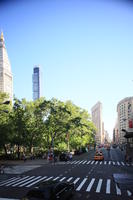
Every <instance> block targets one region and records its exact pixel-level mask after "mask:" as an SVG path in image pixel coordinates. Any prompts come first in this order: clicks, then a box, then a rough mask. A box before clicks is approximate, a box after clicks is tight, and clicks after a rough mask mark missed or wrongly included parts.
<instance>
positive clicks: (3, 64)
mask: <svg viewBox="0 0 133 200" xmlns="http://www.w3.org/2000/svg"><path fill="white" fill-rule="evenodd" d="M0 92H5V93H7V94H8V95H9V99H10V100H11V101H12V99H13V76H12V72H11V65H10V62H9V59H8V54H7V51H6V47H5V41H4V36H3V32H1V36H0Z"/></svg>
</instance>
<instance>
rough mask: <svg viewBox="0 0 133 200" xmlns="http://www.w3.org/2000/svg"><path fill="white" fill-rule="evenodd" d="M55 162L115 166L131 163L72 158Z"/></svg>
mask: <svg viewBox="0 0 133 200" xmlns="http://www.w3.org/2000/svg"><path fill="white" fill-rule="evenodd" d="M57 164H73V165H79V164H82V165H93V164H94V165H115V166H125V165H126V166H132V165H133V163H130V164H129V163H124V162H122V161H111V160H109V161H106V160H105V161H95V160H89V161H88V160H74V161H67V162H64V163H63V162H60V163H57Z"/></svg>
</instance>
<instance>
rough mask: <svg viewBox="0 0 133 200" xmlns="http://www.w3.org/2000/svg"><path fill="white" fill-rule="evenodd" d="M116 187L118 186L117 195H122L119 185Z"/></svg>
mask: <svg viewBox="0 0 133 200" xmlns="http://www.w3.org/2000/svg"><path fill="white" fill-rule="evenodd" d="M115 186H116V194H117V195H121V190H120V188H119V187H118V185H117V184H115Z"/></svg>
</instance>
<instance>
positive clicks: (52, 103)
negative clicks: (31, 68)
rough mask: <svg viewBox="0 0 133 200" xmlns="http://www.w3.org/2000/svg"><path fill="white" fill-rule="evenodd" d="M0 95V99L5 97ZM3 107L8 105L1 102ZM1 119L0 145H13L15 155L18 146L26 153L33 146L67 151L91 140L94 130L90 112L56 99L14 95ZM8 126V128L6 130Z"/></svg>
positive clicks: (83, 145) (69, 102)
mask: <svg viewBox="0 0 133 200" xmlns="http://www.w3.org/2000/svg"><path fill="white" fill-rule="evenodd" d="M2 95H3V94H2ZM2 95H1V96H0V102H3V101H4V99H5V98H6V96H2ZM4 106H9V105H3V104H1V107H0V110H4V109H5V107H4ZM6 109H7V107H6ZM3 116H4V117H3ZM7 118H8V120H7ZM0 119H1V121H0V130H2V128H3V126H5V129H4V132H0V134H1V138H2V137H3V139H2V141H4V142H2V143H1V142H0V146H1V147H2V145H3V144H7V143H10V144H11V146H14V145H16V146H17V147H18V154H19V153H20V149H21V148H22V149H23V150H25V149H26V150H27V151H29V152H31V151H32V148H33V147H36V148H37V149H38V148H40V149H45V150H46V149H47V150H48V149H49V148H51V147H52V148H55V149H56V150H59V151H66V150H69V149H70V150H72V149H79V148H81V147H85V146H87V145H88V144H91V143H93V142H94V135H95V131H96V129H95V126H94V125H93V123H92V122H91V118H90V115H89V114H88V112H87V111H86V110H84V109H81V108H80V107H78V106H76V105H74V104H73V103H72V102H71V101H66V102H62V101H59V100H57V99H55V98H53V99H51V100H49V101H48V100H46V99H45V98H40V99H38V100H36V101H26V99H22V100H21V101H20V100H18V99H16V98H15V99H14V104H13V107H11V106H10V111H9V113H4V112H3V113H1V117H0ZM2 120H3V121H2ZM7 121H8V123H7ZM9 127H10V131H7V130H9ZM5 132H6V134H5ZM36 148H34V149H36Z"/></svg>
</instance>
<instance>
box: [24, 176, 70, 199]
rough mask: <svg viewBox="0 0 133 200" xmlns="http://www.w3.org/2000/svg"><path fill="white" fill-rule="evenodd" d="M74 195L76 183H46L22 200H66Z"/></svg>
mask: <svg viewBox="0 0 133 200" xmlns="http://www.w3.org/2000/svg"><path fill="white" fill-rule="evenodd" d="M73 193H74V183H68V182H57V181H50V180H49V181H44V182H42V183H41V184H39V185H38V186H37V187H35V188H33V189H31V190H29V191H28V193H27V194H26V196H24V197H23V198H22V199H21V200H56V199H58V200H66V199H70V198H71V196H72V195H73Z"/></svg>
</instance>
